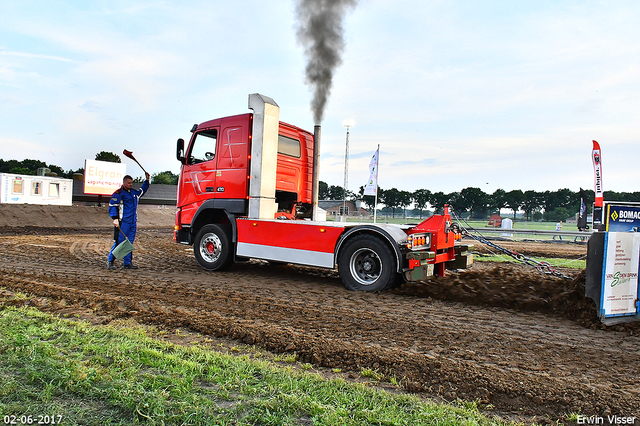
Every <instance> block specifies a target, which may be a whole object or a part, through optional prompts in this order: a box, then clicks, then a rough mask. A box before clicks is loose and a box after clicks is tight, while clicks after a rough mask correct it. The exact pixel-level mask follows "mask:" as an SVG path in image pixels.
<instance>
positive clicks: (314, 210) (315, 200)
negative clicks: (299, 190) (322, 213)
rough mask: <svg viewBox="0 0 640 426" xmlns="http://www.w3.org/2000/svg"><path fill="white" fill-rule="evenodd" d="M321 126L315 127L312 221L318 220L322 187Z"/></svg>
mask: <svg viewBox="0 0 640 426" xmlns="http://www.w3.org/2000/svg"><path fill="white" fill-rule="evenodd" d="M320 133H321V131H320V125H319V124H316V125H315V126H314V127H313V180H312V185H313V188H312V192H311V196H312V203H313V205H312V211H311V220H313V221H317V220H318V192H319V187H320Z"/></svg>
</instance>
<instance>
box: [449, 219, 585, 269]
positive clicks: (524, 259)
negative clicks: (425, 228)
mask: <svg viewBox="0 0 640 426" xmlns="http://www.w3.org/2000/svg"><path fill="white" fill-rule="evenodd" d="M452 216H454V217H455V219H457V220H458V224H459V223H460V221H464V219H461V218H459V217H457V216H455V214H454V213H453V212H452ZM460 228H461V229H462V235H464V236H466V237H469V238H473V239H474V240H476V241H478V242H479V243H482V244H486V245H488V246H490V247H492V248H494V249H496V250H498V251H500V252H502V253H504V254H506V255H508V256H511V257H512V258H514V259H515V260H517V261H518V262H520V263H522V264H523V265H527V266H531V267H533V268H536V269H537V270H538V271H540V272H542V273H544V274H547V275H553V276H555V277H560V278H564V279H567V280H572V279H573V278H571V277H569V276H567V275H565V274H563V273H562V272H559V271H556V270H555V269H553V268H552V267H551V264H550V263H549V262H543V261H542V262H541V261H538V260H535V259H532V258H530V257H528V256H525V255H523V254H522V253H518V252H517V251H513V250H509V249H506V248H504V247H500V246H499V245H497V244H496V243H493V242H491V241H489V240H487V239H486V238H484V237H483V236H481V235H473V234H472V233H471V232H469V230H468V229H466V228H465V227H463V226H460Z"/></svg>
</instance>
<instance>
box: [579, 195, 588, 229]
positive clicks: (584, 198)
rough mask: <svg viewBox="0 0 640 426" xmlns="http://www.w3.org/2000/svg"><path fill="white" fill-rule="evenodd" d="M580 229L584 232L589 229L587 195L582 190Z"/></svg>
mask: <svg viewBox="0 0 640 426" xmlns="http://www.w3.org/2000/svg"><path fill="white" fill-rule="evenodd" d="M578 229H579V230H581V231H584V230H586V229H587V195H586V194H585V193H584V190H583V189H582V188H580V211H579V212H578Z"/></svg>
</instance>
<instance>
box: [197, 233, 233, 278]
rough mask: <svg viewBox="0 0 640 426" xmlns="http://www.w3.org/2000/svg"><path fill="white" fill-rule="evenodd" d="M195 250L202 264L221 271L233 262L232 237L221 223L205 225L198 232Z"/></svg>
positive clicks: (210, 269) (208, 268)
mask: <svg viewBox="0 0 640 426" xmlns="http://www.w3.org/2000/svg"><path fill="white" fill-rule="evenodd" d="M193 252H194V254H195V256H196V259H197V260H198V263H199V264H200V266H202V267H203V268H204V269H207V270H209V271H221V270H224V269H226V268H228V267H229V266H230V265H231V263H232V262H233V253H232V248H231V243H230V238H229V236H228V235H227V233H226V232H225V230H224V229H223V228H222V227H220V226H219V225H205V226H203V227H202V229H200V231H198V233H197V234H196V238H195V241H194V243H193Z"/></svg>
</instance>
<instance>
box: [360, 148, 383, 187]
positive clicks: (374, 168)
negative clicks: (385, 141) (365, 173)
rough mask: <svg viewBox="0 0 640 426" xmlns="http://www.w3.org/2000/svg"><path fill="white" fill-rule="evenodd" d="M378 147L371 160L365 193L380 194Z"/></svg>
mask: <svg viewBox="0 0 640 426" xmlns="http://www.w3.org/2000/svg"><path fill="white" fill-rule="evenodd" d="M379 151H380V148H378V149H377V150H376V152H375V154H373V157H372V158H371V161H370V162H369V181H368V182H367V185H366V186H365V187H364V195H377V194H378V152H379Z"/></svg>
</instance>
